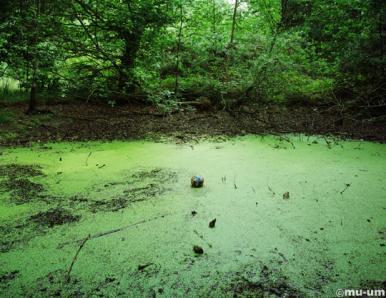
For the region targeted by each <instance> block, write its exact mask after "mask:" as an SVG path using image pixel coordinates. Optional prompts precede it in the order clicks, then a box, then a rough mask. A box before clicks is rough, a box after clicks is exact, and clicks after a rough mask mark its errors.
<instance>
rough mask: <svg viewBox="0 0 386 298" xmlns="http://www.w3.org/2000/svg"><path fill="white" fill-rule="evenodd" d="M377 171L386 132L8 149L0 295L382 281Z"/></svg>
mask: <svg viewBox="0 0 386 298" xmlns="http://www.w3.org/2000/svg"><path fill="white" fill-rule="evenodd" d="M196 174H199V175H202V176H203V177H205V185H204V187H203V188H198V189H195V188H191V187H190V178H191V177H192V176H193V175H196ZM385 181H386V146H385V145H382V144H375V143H367V142H359V141H339V140H332V139H325V138H318V137H306V136H287V137H272V136H266V137H255V136H246V137H242V138H233V139H229V140H226V141H222V142H220V143H219V142H211V141H206V142H202V143H198V144H196V143H194V144H184V145H176V144H170V143H153V142H145V141H144V142H141V141H133V142H111V143H97V142H95V143H55V144H48V145H45V146H39V145H35V146H32V147H31V148H14V149H6V150H3V154H2V155H0V189H1V192H0V233H1V240H0V296H4V297H8V296H12V297H17V296H25V295H32V296H36V297H42V296H43V297H44V296H46V297H49V296H53V295H62V296H82V295H86V296H111V297H114V296H119V295H122V296H125V297H126V296H130V297H138V296H146V297H147V296H158V295H164V296H165V297H171V296H173V297H174V296H189V297H196V296H209V297H219V296H220V297H223V296H226V297H276V296H277V297H282V296H287V297H315V296H322V297H332V296H334V295H335V290H336V289H338V288H363V287H365V288H366V286H367V287H371V288H374V289H375V288H382V287H383V288H384V287H385V284H384V281H385V280H386V263H385V260H386V258H385V257H386V254H385V252H386V251H385V244H386V238H385V230H386V226H385V222H386V221H385V208H386V200H385V198H386V184H385ZM213 219H216V224H215V226H213V227H212V228H209V226H208V224H209V222H211V221H212V220H213ZM83 242H84V243H83ZM82 243H83V244H84V245H83V246H82V248H81V249H80V250H79V247H80V246H81V244H82ZM194 246H198V247H201V248H202V249H203V253H202V254H196V253H194V251H193V247H194ZM77 251H79V252H78V254H77ZM76 254H77V257H76V258H75V255H76ZM74 258H75V261H74ZM72 262H73V266H72V268H71V270H70V267H71V263H72Z"/></svg>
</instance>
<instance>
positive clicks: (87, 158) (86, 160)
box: [86, 152, 92, 167]
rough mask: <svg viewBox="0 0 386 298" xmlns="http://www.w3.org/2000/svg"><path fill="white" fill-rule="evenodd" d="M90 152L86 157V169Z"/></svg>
mask: <svg viewBox="0 0 386 298" xmlns="http://www.w3.org/2000/svg"><path fill="white" fill-rule="evenodd" d="M91 154H92V152H90V153H89V154H88V155H87V158H86V167H88V159H89V158H90V156H91Z"/></svg>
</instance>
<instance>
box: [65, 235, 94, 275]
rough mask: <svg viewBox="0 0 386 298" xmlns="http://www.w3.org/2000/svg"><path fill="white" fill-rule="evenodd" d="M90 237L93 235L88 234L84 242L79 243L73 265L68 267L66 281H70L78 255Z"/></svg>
mask: <svg viewBox="0 0 386 298" xmlns="http://www.w3.org/2000/svg"><path fill="white" fill-rule="evenodd" d="M90 238H91V235H90V234H88V236H87V237H86V238H84V239H83V241H82V243H81V244H80V245H79V248H78V250H77V251H76V254H75V256H74V257H73V258H72V262H71V265H70V267H69V268H68V271H67V275H66V282H69V281H70V274H71V271H72V268H73V267H74V264H75V262H76V260H77V259H78V255H79V253H80V251H81V250H82V248H83V246H84V245H85V244H86V242H87V240H89V239H90Z"/></svg>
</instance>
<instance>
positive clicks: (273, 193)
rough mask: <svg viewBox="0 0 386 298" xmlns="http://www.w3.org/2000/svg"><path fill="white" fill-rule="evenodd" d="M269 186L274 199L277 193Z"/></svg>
mask: <svg viewBox="0 0 386 298" xmlns="http://www.w3.org/2000/svg"><path fill="white" fill-rule="evenodd" d="M267 186H268V190H269V191H270V192H271V193H272V196H273V197H274V196H275V192H274V191H273V190H272V188H271V187H270V186H269V185H267Z"/></svg>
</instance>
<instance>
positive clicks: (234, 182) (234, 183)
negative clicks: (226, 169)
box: [233, 177, 237, 189]
mask: <svg viewBox="0 0 386 298" xmlns="http://www.w3.org/2000/svg"><path fill="white" fill-rule="evenodd" d="M233 186H234V188H235V189H237V185H236V177H234V178H233Z"/></svg>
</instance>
